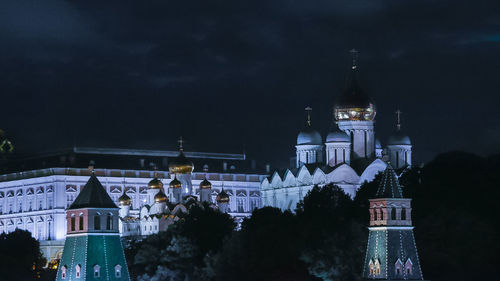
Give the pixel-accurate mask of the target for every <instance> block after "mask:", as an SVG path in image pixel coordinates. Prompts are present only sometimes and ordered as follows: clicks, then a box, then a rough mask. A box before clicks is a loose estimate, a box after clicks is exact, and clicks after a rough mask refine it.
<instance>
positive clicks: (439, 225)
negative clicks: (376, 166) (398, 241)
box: [401, 152, 500, 281]
mask: <svg viewBox="0 0 500 281" xmlns="http://www.w3.org/2000/svg"><path fill="white" fill-rule="evenodd" d="M401 182H402V183H403V184H404V186H405V188H404V192H405V196H406V197H410V198H413V200H412V207H413V211H412V219H413V225H414V226H415V236H416V240H417V247H418V249H419V255H420V257H421V263H422V270H423V273H424V277H425V278H429V279H432V280H435V281H439V280H498V276H500V267H499V266H498V264H500V256H499V255H498V253H499V251H500V239H499V237H500V232H499V229H500V223H499V220H498V218H497V216H498V214H500V204H498V202H497V201H498V198H499V196H500V156H498V155H497V156H493V157H489V158H483V157H479V156H476V155H473V154H469V153H464V152H450V153H446V154H442V155H440V156H438V157H437V158H436V159H435V160H433V161H431V162H429V163H428V164H427V165H425V166H424V167H423V168H415V169H412V170H411V171H410V172H409V173H407V174H405V175H404V176H403V177H402V179H401Z"/></svg>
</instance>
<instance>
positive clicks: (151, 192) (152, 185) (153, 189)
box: [147, 170, 163, 206]
mask: <svg viewBox="0 0 500 281" xmlns="http://www.w3.org/2000/svg"><path fill="white" fill-rule="evenodd" d="M160 190H163V182H162V181H161V180H160V179H158V176H157V174H156V170H155V173H154V178H153V179H152V180H150V181H149V183H148V190H147V192H148V199H147V204H148V205H149V206H152V205H153V204H154V203H155V195H156V194H157V193H158V191H160Z"/></svg>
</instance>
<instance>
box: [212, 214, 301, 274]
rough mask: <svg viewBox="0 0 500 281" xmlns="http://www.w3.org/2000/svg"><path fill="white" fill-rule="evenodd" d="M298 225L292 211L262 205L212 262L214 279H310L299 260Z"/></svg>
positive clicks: (299, 236)
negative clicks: (214, 261) (213, 263)
mask: <svg viewBox="0 0 500 281" xmlns="http://www.w3.org/2000/svg"><path fill="white" fill-rule="evenodd" d="M300 231H301V230H300V226H299V225H298V224H297V220H296V217H295V216H294V215H293V214H292V213H291V212H288V211H286V212H282V211H281V210H279V209H276V208H271V207H264V208H261V209H258V210H255V211H254V212H253V213H252V216H251V217H250V218H248V219H245V220H244V221H243V223H242V228H241V230H240V231H239V232H238V233H235V234H234V235H233V236H232V237H231V239H230V240H229V241H227V243H226V244H225V245H224V247H223V250H222V251H221V253H220V254H219V255H218V256H217V261H216V263H215V265H214V273H215V276H214V279H215V280H236V279H235V277H236V276H237V280H241V281H245V280H249V281H250V280H252V281H254V280H262V281H265V280H278V281H279V280H283V281H285V280H311V278H310V276H309V274H308V273H307V266H306V264H305V263H304V262H303V261H301V260H300V258H299V257H300V251H301V245H303V241H300V239H302V235H301V234H300Z"/></svg>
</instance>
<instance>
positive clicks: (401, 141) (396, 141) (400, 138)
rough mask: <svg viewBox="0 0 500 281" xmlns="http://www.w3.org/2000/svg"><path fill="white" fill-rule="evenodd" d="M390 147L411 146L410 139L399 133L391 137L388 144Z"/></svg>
mask: <svg viewBox="0 0 500 281" xmlns="http://www.w3.org/2000/svg"><path fill="white" fill-rule="evenodd" d="M387 144H388V145H411V140H410V137H409V136H407V135H405V134H403V133H402V132H401V131H397V132H396V133H395V134H393V135H392V136H390V137H389V140H388V142H387Z"/></svg>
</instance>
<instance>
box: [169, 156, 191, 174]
mask: <svg viewBox="0 0 500 281" xmlns="http://www.w3.org/2000/svg"><path fill="white" fill-rule="evenodd" d="M193 169H194V165H193V162H191V161H190V160H189V159H187V158H186V156H184V153H183V152H182V150H181V151H179V156H177V157H176V158H175V159H174V160H173V161H172V162H171V163H170V165H168V170H169V171H170V173H171V174H190V173H192V172H193Z"/></svg>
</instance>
